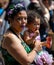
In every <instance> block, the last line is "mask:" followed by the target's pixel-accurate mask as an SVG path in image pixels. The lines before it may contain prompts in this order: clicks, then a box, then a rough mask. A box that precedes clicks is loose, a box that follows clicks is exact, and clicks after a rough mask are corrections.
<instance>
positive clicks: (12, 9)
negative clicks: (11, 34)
mask: <svg viewBox="0 0 54 65" xmlns="http://www.w3.org/2000/svg"><path fill="white" fill-rule="evenodd" d="M22 10H26V9H25V7H24V6H23V5H22V4H21V3H18V4H11V5H10V6H9V8H8V10H7V13H6V17H7V20H8V19H9V18H11V19H13V18H14V17H15V16H16V14H17V13H18V12H20V11H22Z"/></svg>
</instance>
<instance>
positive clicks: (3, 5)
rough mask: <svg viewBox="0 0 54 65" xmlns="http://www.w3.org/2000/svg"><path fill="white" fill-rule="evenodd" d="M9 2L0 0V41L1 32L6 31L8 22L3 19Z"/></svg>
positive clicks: (0, 38)
mask: <svg viewBox="0 0 54 65" xmlns="http://www.w3.org/2000/svg"><path fill="white" fill-rule="evenodd" d="M9 4H10V0H3V1H2V0H0V41H1V40H2V37H3V34H4V33H5V32H6V30H7V28H8V27H9V24H8V22H7V21H5V17H6V9H7V8H8V6H9Z"/></svg>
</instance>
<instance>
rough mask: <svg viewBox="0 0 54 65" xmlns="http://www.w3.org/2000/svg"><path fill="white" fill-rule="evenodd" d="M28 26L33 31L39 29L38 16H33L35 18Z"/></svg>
mask: <svg viewBox="0 0 54 65" xmlns="http://www.w3.org/2000/svg"><path fill="white" fill-rule="evenodd" d="M29 28H30V29H31V30H32V31H33V32H35V31H36V30H39V28H40V18H35V20H34V21H33V22H32V23H30V26H29Z"/></svg>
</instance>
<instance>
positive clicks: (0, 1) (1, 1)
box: [0, 0, 9, 3]
mask: <svg viewBox="0 0 54 65" xmlns="http://www.w3.org/2000/svg"><path fill="white" fill-rule="evenodd" d="M3 2H9V0H0V3H3Z"/></svg>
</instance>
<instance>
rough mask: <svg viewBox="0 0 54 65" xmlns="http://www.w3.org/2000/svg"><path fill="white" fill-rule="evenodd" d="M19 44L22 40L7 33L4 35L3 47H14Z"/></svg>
mask: <svg viewBox="0 0 54 65" xmlns="http://www.w3.org/2000/svg"><path fill="white" fill-rule="evenodd" d="M17 42H19V43H21V41H20V39H19V38H18V37H17V36H16V35H15V34H13V33H11V32H7V33H5V34H4V38H3V42H2V46H4V47H5V48H6V47H8V46H10V45H12V44H13V45H15V44H17Z"/></svg>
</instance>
